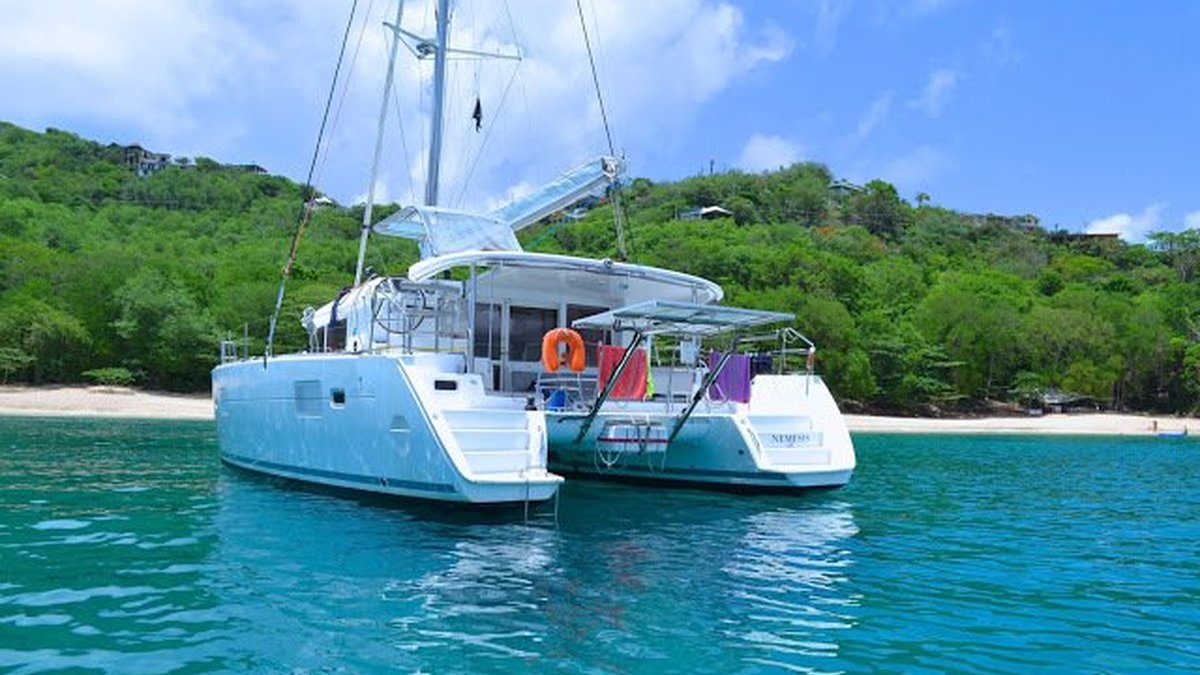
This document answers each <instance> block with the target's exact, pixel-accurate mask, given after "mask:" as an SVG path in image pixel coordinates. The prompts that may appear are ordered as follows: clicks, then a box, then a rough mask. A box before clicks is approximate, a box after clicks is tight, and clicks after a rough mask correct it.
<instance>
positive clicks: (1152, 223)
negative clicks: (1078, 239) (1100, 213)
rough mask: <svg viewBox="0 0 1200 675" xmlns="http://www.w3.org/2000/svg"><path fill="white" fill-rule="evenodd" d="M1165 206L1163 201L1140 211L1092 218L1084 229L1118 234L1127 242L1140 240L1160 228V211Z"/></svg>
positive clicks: (1091, 231) (1092, 231)
mask: <svg viewBox="0 0 1200 675" xmlns="http://www.w3.org/2000/svg"><path fill="white" fill-rule="evenodd" d="M1166 208H1167V205H1166V203H1165V202H1158V203H1155V204H1151V205H1150V206H1147V207H1146V208H1145V209H1143V210H1142V212H1141V213H1137V214H1130V213H1114V214H1113V215H1111V216H1106V217H1104V218H1097V219H1096V220H1093V221H1092V222H1090V223H1088V224H1087V227H1086V228H1085V230H1084V231H1085V232H1087V233H1088V234H1118V235H1120V236H1121V238H1122V239H1124V240H1125V241H1127V242H1130V243H1135V242H1140V241H1142V240H1144V239H1145V238H1146V235H1147V234H1150V233H1151V232H1157V231H1159V230H1160V229H1161V227H1160V222H1161V221H1162V213H1163V210H1165V209H1166Z"/></svg>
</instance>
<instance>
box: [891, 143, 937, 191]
mask: <svg viewBox="0 0 1200 675" xmlns="http://www.w3.org/2000/svg"><path fill="white" fill-rule="evenodd" d="M953 166H954V161H953V159H951V158H950V157H949V156H948V155H946V154H945V153H944V152H942V151H940V150H938V149H937V148H933V147H931V146H928V145H922V146H918V147H917V148H914V149H913V150H912V152H909V153H908V154H905V155H901V156H899V157H892V158H890V159H887V160H884V161H883V162H881V163H880V164H879V170H878V175H879V177H880V178H883V179H884V180H886V181H888V182H889V183H892V184H894V185H896V186H897V187H898V188H902V191H903V192H908V191H910V190H927V189H928V186H929V185H930V184H931V183H933V182H934V181H936V180H937V178H938V177H939V176H941V175H942V174H943V173H944V172H945V171H947V170H949V169H951V168H953Z"/></svg>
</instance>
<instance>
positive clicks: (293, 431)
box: [213, 354, 562, 503]
mask: <svg viewBox="0 0 1200 675" xmlns="http://www.w3.org/2000/svg"><path fill="white" fill-rule="evenodd" d="M439 358H440V357H437V356H436V355H429V356H417V357H414V356H406V357H394V356H386V355H368V354H357V355H356V354H315V355H294V356H283V357H278V358H272V359H271V360H270V361H269V362H268V364H267V367H266V368H265V369H264V367H263V361H262V360H261V359H260V360H250V361H240V362H235V363H227V364H223V365H221V366H218V367H217V368H216V369H214V370H213V402H214V405H215V408H216V421H217V435H218V441H219V444H220V448H221V458H222V459H223V460H224V461H226V462H228V463H230V464H233V465H236V466H239V467H243V468H246V469H250V470H254V471H260V472H263V473H267V474H271V475H276V476H282V477H286V478H292V479H296V480H301V481H307V482H311V483H317V484H322V485H329V486H334V487H341V488H351V489H356V490H365V491H368V492H374V493H380V494H388V495H396V496H404V497H416V498H424V499H435V500H442V501H456V502H470V503H500V502H522V501H541V500H545V499H549V498H550V497H552V496H554V494H555V492H556V491H557V489H558V485H559V484H560V483H561V481H562V479H561V478H560V477H559V476H556V475H554V474H551V473H549V472H547V471H546V468H545V459H546V450H545V432H544V419H543V417H542V414H541V413H540V412H536V411H525V410H523V409H522V408H520V407H516V406H514V404H513V402H512V401H511V400H509V399H505V398H493V397H487V396H485V395H484V393H483V386H482V382H481V381H480V380H479V378H478V377H477V376H474V375H469V374H462V373H458V372H456V370H455V369H454V368H453V367H452V366H450V365H449V364H448V363H447V362H445V361H443V360H439Z"/></svg>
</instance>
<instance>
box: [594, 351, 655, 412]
mask: <svg viewBox="0 0 1200 675" xmlns="http://www.w3.org/2000/svg"><path fill="white" fill-rule="evenodd" d="M624 355H625V348H624V347H614V346H611V345H600V379H599V386H600V391H603V390H604V385H605V384H607V383H608V380H609V378H610V377H612V374H613V371H614V370H616V369H617V364H618V363H620V362H621V357H622V356H624ZM608 397H609V398H613V399H618V400H626V401H640V400H642V399H643V398H645V397H646V351H645V350H643V349H638V350H637V351H636V352H634V353H633V356H632V357H631V358H630V359H629V363H627V364H625V370H624V371H622V373H621V379H619V380H617V383H616V385H614V386H613V390H612V392H611V393H610V394H609V395H608Z"/></svg>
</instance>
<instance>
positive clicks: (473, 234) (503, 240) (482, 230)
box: [371, 157, 624, 260]
mask: <svg viewBox="0 0 1200 675" xmlns="http://www.w3.org/2000/svg"><path fill="white" fill-rule="evenodd" d="M623 166H624V165H623V164H622V163H621V161H620V160H619V159H616V158H614V157H600V158H598V159H594V160H592V161H590V162H587V163H586V164H582V165H580V166H577V167H575V168H574V169H572V170H570V171H568V172H566V173H564V174H563V175H561V176H559V177H558V178H557V179H555V180H553V181H551V182H550V183H548V184H546V185H544V186H542V187H541V188H540V189H538V190H537V191H535V192H533V193H531V194H530V195H528V196H526V197H524V198H522V199H518V200H517V201H515V202H513V203H511V204H509V205H507V206H505V207H503V208H500V209H497V210H496V211H494V212H492V213H491V214H490V215H478V214H473V213H467V212H465V211H455V210H453V209H444V208H441V207H436V206H409V207H406V208H403V209H401V210H399V211H397V212H396V213H393V214H392V215H390V216H388V217H387V218H384V219H383V220H381V221H379V222H378V223H375V225H373V226H372V228H371V229H372V230H373V231H374V232H376V233H378V234H385V235H389V236H392V237H403V238H405V239H414V240H416V241H417V242H418V244H419V245H420V248H421V259H422V260H424V259H426V258H434V257H437V256H443V255H448V254H452V253H459V252H462V251H475V250H478V251H520V250H521V244H520V243H518V242H517V236H516V234H514V233H515V232H516V231H518V230H520V229H521V228H523V227H525V226H527V225H529V224H531V223H536V222H538V221H539V220H541V219H542V218H545V217H546V216H549V215H551V214H553V213H555V212H557V211H559V210H561V209H564V208H566V207H568V206H570V205H571V204H573V203H575V202H577V201H579V200H580V199H582V198H584V197H587V196H594V195H598V194H603V192H604V190H605V189H607V188H608V186H609V185H612V183H613V181H614V180H616V177H617V175H618V174H619V173H620V171H621V170H622V168H623Z"/></svg>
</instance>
